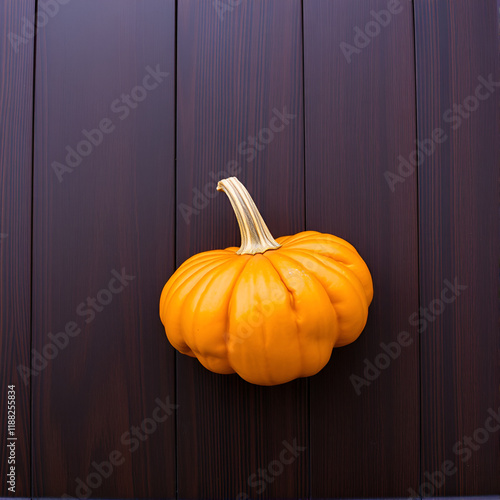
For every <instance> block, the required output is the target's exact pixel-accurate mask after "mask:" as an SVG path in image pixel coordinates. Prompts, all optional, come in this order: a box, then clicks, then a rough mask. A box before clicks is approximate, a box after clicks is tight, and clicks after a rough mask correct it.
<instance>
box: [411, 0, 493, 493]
mask: <svg viewBox="0 0 500 500" xmlns="http://www.w3.org/2000/svg"><path fill="white" fill-rule="evenodd" d="M496 7H497V3H496V1H495V0H488V1H482V2H477V3H475V4H474V8H471V4H470V2H467V1H466V0H446V1H440V2H433V1H429V0H425V1H418V2H416V4H415V21H416V22H415V29H416V37H415V40H416V54H417V102H418V107H417V115H418V135H419V139H420V140H421V141H427V148H428V151H431V149H432V148H433V147H434V151H433V152H432V153H429V154H425V159H424V161H423V162H422V164H421V166H420V168H419V171H418V177H419V209H420V210H419V215H420V225H419V229H420V231H419V232H420V303H421V306H422V307H424V308H426V309H429V310H430V313H429V318H426V319H423V321H422V322H421V324H420V329H422V330H423V331H422V333H421V370H422V385H421V392H422V408H421V410H422V457H421V462H422V472H423V474H424V477H423V479H422V480H423V481H424V482H426V481H428V480H427V479H426V478H425V475H426V474H429V475H432V474H435V472H436V471H441V470H443V466H444V464H445V463H446V462H447V461H451V462H452V463H453V464H454V468H453V469H452V470H456V472H455V473H454V474H450V475H449V476H448V477H447V478H446V481H445V482H444V484H443V485H442V486H441V487H440V488H434V490H433V491H432V492H431V493H430V494H431V495H432V494H436V495H437V494H439V495H447V496H454V495H475V494H476V495H477V494H481V495H486V494H491V493H499V492H500V438H499V433H498V427H499V426H500V384H499V381H500V363H499V355H500V335H499V333H498V310H499V308H498V294H499V286H498V285H499V283H498V269H499V268H498V262H499V240H498V217H499V212H498V168H499V159H500V155H499V153H500V137H499V128H498V122H499V120H498V110H499V105H500V100H499V98H500V71H499V65H498V37H499V33H498V21H497V18H496V16H495V9H496ZM435 129H442V130H443V139H442V142H440V143H439V144H436V143H434V145H432V141H429V139H430V138H432V136H433V135H432V134H433V131H434V130H435ZM447 282H448V283H450V282H451V283H453V286H449V285H447ZM446 288H448V292H447V294H446V296H447V298H448V300H449V301H451V300H453V302H452V303H451V304H449V305H448V304H446V299H445V307H441V306H440V305H438V304H436V303H435V300H436V299H440V298H441V297H442V294H443V290H444V289H446ZM433 302H434V303H433ZM431 318H432V319H431ZM492 413H493V414H496V415H497V417H496V422H495V418H494V417H493V416H492ZM495 426H496V427H497V430H496V431H492V429H494V428H495ZM427 494H429V493H427Z"/></svg>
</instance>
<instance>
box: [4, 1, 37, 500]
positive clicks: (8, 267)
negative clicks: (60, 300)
mask: <svg viewBox="0 0 500 500" xmlns="http://www.w3.org/2000/svg"><path fill="white" fill-rule="evenodd" d="M34 15H35V1H34V0H18V1H16V2H2V3H0V40H1V42H0V116H1V120H0V196H1V198H0V209H1V213H0V383H1V385H0V395H1V396H0V424H1V425H0V450H1V451H0V478H1V479H0V497H7V496H13V495H16V496H19V497H27V496H30V467H31V457H30V448H31V447H30V380H29V377H23V376H22V375H21V374H20V372H19V370H18V367H19V366H22V367H26V369H27V367H29V365H30V360H29V357H30V342H31V340H30V339H31V332H30V280H31V172H32V168H31V160H32V130H33V56H34V54H33V50H34V40H33V38H27V37H25V36H23V35H22V30H23V24H24V22H33V17H34ZM23 19H24V20H26V21H23ZM22 373H24V374H25V373H26V372H22ZM9 385H14V386H15V387H14V388H12V389H11V390H13V391H14V394H12V393H10V394H11V395H14V398H15V399H14V400H12V399H8V394H9V393H8V390H9V388H8V386H9ZM9 403H10V404H9ZM13 403H14V404H13ZM12 412H14V414H13V413H12ZM8 416H10V417H11V418H12V417H14V418H15V428H14V429H12V428H10V431H11V432H13V434H12V433H11V432H9V428H8V425H7V424H8ZM11 452H12V453H13V454H12V453H11ZM11 467H14V468H15V473H14V484H13V483H11V482H10V483H9V482H8V480H12V476H11V477H9V478H8V477H7V474H8V473H10V472H11ZM9 488H11V489H10V490H9ZM12 488H13V489H12Z"/></svg>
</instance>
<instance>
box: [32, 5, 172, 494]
mask: <svg viewBox="0 0 500 500" xmlns="http://www.w3.org/2000/svg"><path fill="white" fill-rule="evenodd" d="M39 6H40V4H39ZM174 56H175V3H174V1H173V0H149V1H148V2H138V1H136V0H108V1H106V2H100V1H97V0H92V1H89V0H72V1H71V2H70V3H65V4H64V5H61V6H60V9H59V12H58V14H57V15H56V16H54V17H53V18H52V19H51V20H50V22H49V23H48V24H47V25H46V27H45V29H44V30H43V31H42V32H40V34H39V36H38V44H37V58H36V114H35V122H36V130H35V172H34V209H35V218H34V274H33V282H34V286H33V334H34V338H33V346H34V349H35V351H36V353H37V354H36V355H35V356H36V358H34V362H33V374H32V376H31V380H32V384H33V462H34V469H33V481H34V496H37V497H42V496H60V495H62V494H67V495H70V496H79V497H86V496H88V495H92V496H93V497H98V498H99V497H100V498H110V497H113V498H116V497H118V498H172V497H174V496H175V411H174V410H173V409H171V408H168V404H173V403H174V397H175V392H174V389H175V387H174V386H175V383H174V380H175V379H174V376H175V373H174V355H173V349H171V348H170V346H169V345H168V343H167V342H166V341H165V337H164V333H163V329H162V325H161V323H160V321H159V318H158V301H159V296H160V292H161V289H162V286H163V284H164V280H165V279H166V277H167V276H168V275H169V274H170V273H171V272H172V270H173V266H174V208H175V207H174V202H173V200H174V192H175V187H174V139H173V138H174V130H175V129H174V126H175V125H174V116H175V102H174V83H175V80H174ZM77 155H78V156H77ZM80 157H81V158H80ZM79 158H80V159H79ZM54 162H58V163H59V164H60V165H56V164H55V163H54ZM61 165H63V166H61ZM49 346H52V347H49ZM167 398H169V401H168V403H167ZM164 407H167V408H166V409H165V408H164Z"/></svg>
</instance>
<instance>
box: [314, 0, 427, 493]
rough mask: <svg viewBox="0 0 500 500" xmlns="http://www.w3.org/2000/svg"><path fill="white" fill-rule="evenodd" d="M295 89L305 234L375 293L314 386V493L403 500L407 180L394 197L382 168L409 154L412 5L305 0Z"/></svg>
mask: <svg viewBox="0 0 500 500" xmlns="http://www.w3.org/2000/svg"><path fill="white" fill-rule="evenodd" d="M366 32H367V33H368V34H366ZM304 85H305V104H304V107H305V116H306V121H305V130H306V141H305V148H306V149H305V150H306V214H307V220H306V226H307V229H309V230H318V231H323V232H328V233H332V234H335V235H337V236H340V237H342V238H345V239H346V240H348V241H349V242H351V243H352V244H353V245H354V246H355V247H356V248H357V249H358V251H359V253H360V255H361V256H362V257H363V258H364V259H365V261H366V262H367V264H368V267H369V268H370V270H371V272H372V277H373V282H374V292H375V293H374V300H373V303H372V305H371V306H370V311H369V318H368V324H367V326H366V328H365V331H364V332H363V333H362V335H361V336H360V338H359V339H358V340H357V341H356V342H355V343H354V344H352V345H350V346H347V347H343V348H340V349H337V350H334V352H333V354H332V358H331V360H330V363H329V364H328V365H327V367H326V368H325V369H324V370H323V371H322V372H320V373H319V374H318V375H316V376H315V377H313V378H312V379H311V385H310V391H311V416H310V420H311V469H312V476H311V482H312V496H313V498H339V497H340V498H345V497H370V496H371V497H374V496H377V497H382V496H385V497H397V496H401V497H403V496H407V495H408V493H407V489H408V488H409V487H415V485H416V484H417V482H418V473H419V415H418V408H419V390H418V388H419V374H418V336H417V332H416V329H415V327H414V326H412V325H411V324H410V323H409V317H410V316H411V314H412V313H414V312H415V311H418V265H417V260H418V247H417V203H416V177H415V176H410V177H408V178H406V179H405V182H404V183H402V184H399V185H397V186H396V189H395V191H394V192H393V191H392V190H391V189H390V186H389V184H388V182H387V179H386V177H387V176H386V172H387V171H391V172H392V171H396V169H397V164H398V156H399V155H402V156H403V157H404V158H407V157H408V155H409V153H410V152H411V151H412V150H413V149H414V148H415V142H414V141H415V137H416V131H415V95H414V58H413V20H412V8H411V4H409V3H408V2H397V1H391V2H387V0H370V1H365V0H339V1H335V2H332V1H329V0H305V2H304ZM400 332H407V333H406V334H401V333H400ZM398 339H399V341H398ZM382 343H383V344H384V345H385V346H386V347H385V349H386V350H387V351H391V353H388V352H386V351H385V350H384V347H383V346H382V345H381V344H382ZM403 343H404V344H406V345H404V346H402V344H403ZM368 366H369V368H368Z"/></svg>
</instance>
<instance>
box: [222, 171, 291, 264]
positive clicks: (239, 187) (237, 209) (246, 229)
mask: <svg viewBox="0 0 500 500" xmlns="http://www.w3.org/2000/svg"><path fill="white" fill-rule="evenodd" d="M217 191H224V193H226V194H227V196H228V198H229V201H230V202H231V205H232V206H233V210H234V213H235V214H236V218H237V219H238V225H239V226H240V231H241V247H240V249H239V250H238V251H237V252H236V253H237V254H238V255H245V254H250V255H255V254H256V253H264V252H265V251H266V250H273V249H276V248H279V247H280V246H281V245H280V244H279V243H278V242H277V241H276V240H275V239H274V238H273V237H272V235H271V233H270V232H269V229H268V228H267V226H266V223H265V222H264V219H263V218H262V215H260V212H259V210H258V208H257V207H256V206H255V203H254V201H253V200H252V197H251V196H250V193H249V192H248V191H247V189H246V188H245V186H244V185H243V184H242V183H241V182H240V181H239V180H238V179H237V178H236V177H229V178H227V179H223V180H221V181H219V183H218V184H217Z"/></svg>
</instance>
